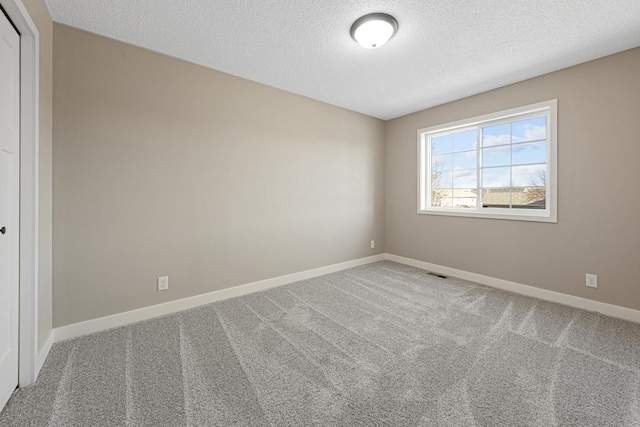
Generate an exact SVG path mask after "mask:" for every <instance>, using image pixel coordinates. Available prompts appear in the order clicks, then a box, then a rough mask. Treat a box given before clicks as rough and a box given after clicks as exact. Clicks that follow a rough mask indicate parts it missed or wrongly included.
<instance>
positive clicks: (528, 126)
mask: <svg viewBox="0 0 640 427" xmlns="http://www.w3.org/2000/svg"><path fill="white" fill-rule="evenodd" d="M511 126H512V132H513V142H525V141H538V140H540V139H547V118H546V117H536V118H535V119H527V120H521V121H519V122H513V123H512V124H511Z"/></svg>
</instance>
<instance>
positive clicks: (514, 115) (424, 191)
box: [418, 99, 558, 223]
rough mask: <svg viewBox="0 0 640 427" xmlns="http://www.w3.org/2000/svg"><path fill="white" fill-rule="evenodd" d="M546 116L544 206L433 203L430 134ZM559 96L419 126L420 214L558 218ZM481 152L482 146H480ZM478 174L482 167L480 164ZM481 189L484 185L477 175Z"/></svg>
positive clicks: (496, 217) (435, 134)
mask: <svg viewBox="0 0 640 427" xmlns="http://www.w3.org/2000/svg"><path fill="white" fill-rule="evenodd" d="M540 116H546V117H547V129H546V131H547V139H546V142H547V150H546V151H547V193H546V207H545V209H540V210H536V209H518V208H508V209H505V208H483V207H481V206H479V207H477V208H476V209H472V208H448V207H434V206H431V202H432V200H431V179H427V177H430V176H431V174H430V168H431V154H430V153H431V146H430V145H431V137H434V136H438V135H440V134H448V133H452V132H460V131H464V130H466V129H474V128H477V129H480V127H483V126H486V125H487V124H489V125H491V126H494V125H499V124H502V123H510V122H513V121H517V120H521V119H526V118H532V117H540ZM557 122H558V100H557V99H552V100H549V101H544V102H539V103H536V104H531V105H526V106H523V107H518V108H512V109H509V110H504V111H498V112H495V113H491V114H485V115H482V116H478V117H472V118H469V119H465V120H458V121H455V122H451V123H445V124H442V125H437V126H431V127H428V128H424V129H419V130H418V214H426V215H445V216H460V217H472V218H490V219H506V220H519V221H536V222H550V223H557V222H558V191H557V190H558V129H557ZM479 154H480V150H479ZM478 162H480V160H478ZM478 175H480V168H479V167H478ZM477 183H478V190H480V189H481V188H482V182H481V177H480V176H478V181H477Z"/></svg>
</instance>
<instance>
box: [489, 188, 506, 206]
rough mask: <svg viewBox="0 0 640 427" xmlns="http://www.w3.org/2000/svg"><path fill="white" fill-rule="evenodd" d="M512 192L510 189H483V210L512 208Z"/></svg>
mask: <svg viewBox="0 0 640 427" xmlns="http://www.w3.org/2000/svg"><path fill="white" fill-rule="evenodd" d="M510 197H511V192H510V191H509V189H508V188H489V189H487V188H483V189H482V207H483V208H510V207H511V205H510Z"/></svg>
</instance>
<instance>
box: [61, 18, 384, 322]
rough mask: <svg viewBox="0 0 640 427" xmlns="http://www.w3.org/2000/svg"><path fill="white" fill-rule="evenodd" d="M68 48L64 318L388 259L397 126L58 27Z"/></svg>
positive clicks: (64, 60) (64, 65) (64, 68)
mask: <svg viewBox="0 0 640 427" xmlns="http://www.w3.org/2000/svg"><path fill="white" fill-rule="evenodd" d="M54 50H55V57H54V87H55V90H54V207H53V209H54V230H55V233H54V245H55V249H56V250H55V253H54V283H55V292H54V325H55V326H56V327H59V326H63V325H67V324H70V323H74V322H80V321H83V320H87V319H92V318H97V317H101V316H105V315H110V314H114V313H119V312H123V311H126V310H131V309H136V308H140V307H144V306H149V305H153V304H158V303H162V302H166V301H170V300H174V299H178V298H184V297H188V296H192V295H197V294H201V293H204V292H210V291H215V290H219V289H223V288H227V287H230V286H235V285H240V284H244V283H248V282H253V281H256V280H261V279H266V278H270V277H276V276H280V275H284V274H288V273H293V272H297V271H303V270H307V269H311V268H315V267H320V266H325V265H330V264H334V263H338V262H342V261H347V260H352V259H356V258H361V257H366V256H370V255H374V254H378V253H382V252H383V248H384V241H383V239H384V231H383V226H384V217H383V216H384V200H383V198H384V187H383V185H384V177H383V173H384V171H383V167H384V122H382V121H380V120H377V119H373V118H370V117H367V116H364V115H361V114H356V113H353V112H350V111H347V110H344V109H341V108H337V107H334V106H330V105H327V104H323V103H320V102H317V101H313V100H310V99H307V98H303V97H300V96H297V95H293V94H290V93H286V92H283V91H280V90H277V89H273V88H270V87H267V86H264V85H260V84H257V83H253V82H250V81H247V80H243V79H240V78H236V77H232V76H230V75H227V74H224V73H220V72H217V71H213V70H210V69H206V68H203V67H200V66H196V65H193V64H189V63H186V62H183V61H179V60H176V59H172V58H169V57H166V56H162V55H159V54H156V53H152V52H149V51H146V50H142V49H139V48H136V47H132V46H129V45H126V44H123V43H119V42H116V41H113V40H109V39H106V38H103V37H99V36H96V35H92V34H89V33H86V32H82V31H79V30H76V29H72V28H69V27H65V26H62V25H58V24H55V25H54ZM374 239H375V240H376V249H375V250H371V249H370V248H369V241H370V240H374ZM163 275H168V276H169V283H170V287H169V290H168V291H164V292H157V291H156V278H157V277H158V276H163Z"/></svg>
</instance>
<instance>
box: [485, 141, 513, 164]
mask: <svg viewBox="0 0 640 427" xmlns="http://www.w3.org/2000/svg"><path fill="white" fill-rule="evenodd" d="M510 164H511V146H510V145H503V146H501V147H494V148H483V149H482V166H483V167H485V168H486V167H491V166H509V165H510Z"/></svg>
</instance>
